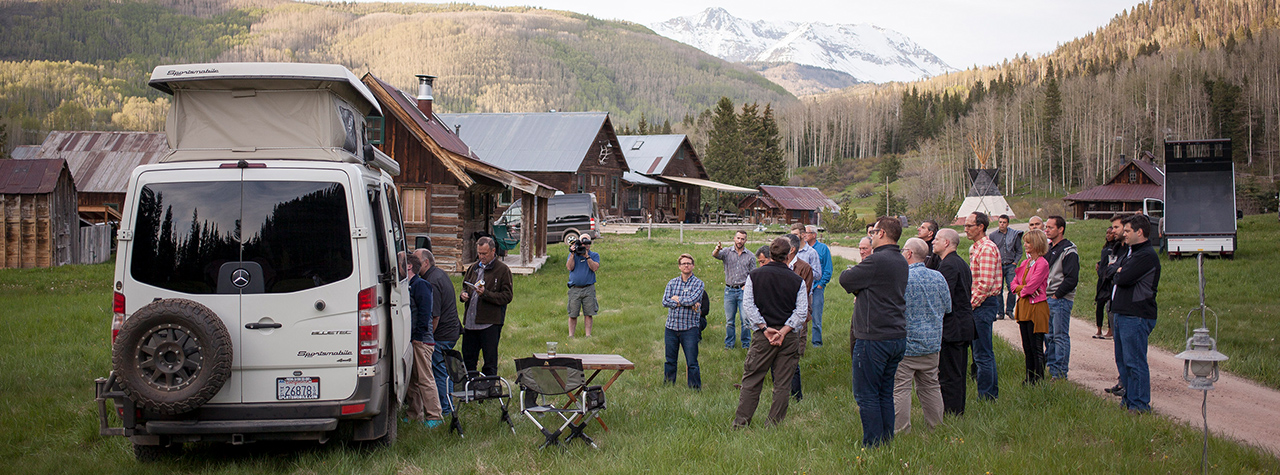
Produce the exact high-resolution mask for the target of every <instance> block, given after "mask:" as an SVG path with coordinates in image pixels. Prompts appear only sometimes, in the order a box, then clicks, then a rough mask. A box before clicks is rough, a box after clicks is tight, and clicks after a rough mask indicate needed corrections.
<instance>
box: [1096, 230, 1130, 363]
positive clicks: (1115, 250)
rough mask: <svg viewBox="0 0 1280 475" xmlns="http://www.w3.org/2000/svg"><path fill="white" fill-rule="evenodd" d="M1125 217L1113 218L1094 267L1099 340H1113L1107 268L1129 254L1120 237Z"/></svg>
mask: <svg viewBox="0 0 1280 475" xmlns="http://www.w3.org/2000/svg"><path fill="white" fill-rule="evenodd" d="M1123 220H1124V217H1122V216H1120V215H1116V216H1112V217H1111V226H1110V227H1108V228H1107V236H1106V242H1105V243H1103V244H1102V250H1101V251H1100V252H1099V253H1098V263H1096V264H1094V265H1093V270H1094V272H1096V273H1097V274H1098V281H1097V288H1096V289H1095V293H1094V297H1093V300H1094V305H1095V308H1094V313H1095V318H1096V319H1097V323H1098V331H1097V333H1094V335H1093V337H1094V338H1098V339H1107V338H1111V328H1112V325H1111V324H1110V322H1111V318H1110V315H1107V304H1108V303H1111V286H1112V284H1111V278H1110V276H1108V275H1107V268H1108V267H1110V266H1111V264H1114V263H1115V262H1116V260H1117V259H1119V258H1120V253H1121V252H1129V248H1127V247H1125V245H1124V237H1122V236H1121V235H1120V233H1121V231H1122V230H1123V228H1124V223H1122V222H1121V221H1123ZM1104 315H1105V316H1106V317H1108V318H1106V321H1107V322H1108V323H1107V325H1106V330H1107V331H1106V333H1103V331H1102V329H1103V316H1104Z"/></svg>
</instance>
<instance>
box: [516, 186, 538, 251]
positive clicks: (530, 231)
mask: <svg viewBox="0 0 1280 475" xmlns="http://www.w3.org/2000/svg"><path fill="white" fill-rule="evenodd" d="M537 199H538V197H537V196H536V195H534V194H532V193H528V192H523V193H520V202H521V203H536V202H537ZM535 214H536V210H534V209H533V207H532V206H528V205H522V206H521V207H520V222H521V223H523V224H524V225H523V226H520V244H521V245H520V264H528V263H530V262H533V247H534V246H535V244H532V243H533V242H534V241H536V240H537V239H535V238H534V236H536V235H537V234H538V233H537V230H536V229H534V227H533V226H530V225H529V223H533V222H534V216H535Z"/></svg>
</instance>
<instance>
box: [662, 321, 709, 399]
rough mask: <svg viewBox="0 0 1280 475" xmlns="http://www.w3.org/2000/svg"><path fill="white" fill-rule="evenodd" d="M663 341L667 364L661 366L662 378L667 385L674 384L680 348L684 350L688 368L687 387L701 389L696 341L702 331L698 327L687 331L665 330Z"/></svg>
mask: <svg viewBox="0 0 1280 475" xmlns="http://www.w3.org/2000/svg"><path fill="white" fill-rule="evenodd" d="M665 330H666V333H665V334H664V335H663V340H664V341H665V343H666V344H667V362H666V363H664V364H663V365H662V377H663V380H665V381H666V382H668V383H672V384H674V383H675V382H676V358H678V357H679V356H680V353H679V351H680V348H681V347H683V348H684V359H685V364H686V365H687V366H688V367H689V387H691V388H693V389H702V372H701V371H700V370H699V369H698V340H700V339H701V338H702V335H701V334H702V331H700V330H698V327H693V328H690V329H688V330H679V331H676V330H672V329H670V328H667V329H665Z"/></svg>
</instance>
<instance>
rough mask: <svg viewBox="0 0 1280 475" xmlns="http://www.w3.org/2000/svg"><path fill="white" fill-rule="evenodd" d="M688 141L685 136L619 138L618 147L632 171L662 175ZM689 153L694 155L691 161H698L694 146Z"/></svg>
mask: <svg viewBox="0 0 1280 475" xmlns="http://www.w3.org/2000/svg"><path fill="white" fill-rule="evenodd" d="M688 141H689V139H688V137H687V136H685V135H684V134H673V135H619V136H618V145H620V146H621V147H622V154H623V155H624V156H626V158H627V166H628V167H630V168H631V170H632V171H634V172H637V173H643V174H645V175H661V174H662V172H663V171H664V170H666V169H667V164H668V163H670V162H671V157H674V156H676V155H677V154H679V153H680V146H681V145H684V144H685V143H686V142H688ZM689 153H691V154H693V156H692V157H689V158H690V159H692V160H696V159H697V154H696V152H694V151H693V146H692V145H690V146H689ZM698 169H699V170H701V169H702V165H701V163H699V164H698ZM704 172H705V171H704ZM694 178H700V177H694Z"/></svg>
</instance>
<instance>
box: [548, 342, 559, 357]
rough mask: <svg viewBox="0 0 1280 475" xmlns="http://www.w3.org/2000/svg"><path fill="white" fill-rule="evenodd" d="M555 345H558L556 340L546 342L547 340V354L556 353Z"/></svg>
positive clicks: (552, 354)
mask: <svg viewBox="0 0 1280 475" xmlns="http://www.w3.org/2000/svg"><path fill="white" fill-rule="evenodd" d="M557 346H559V343H556V342H554V341H548V342H547V356H555V355H556V347H557Z"/></svg>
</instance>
